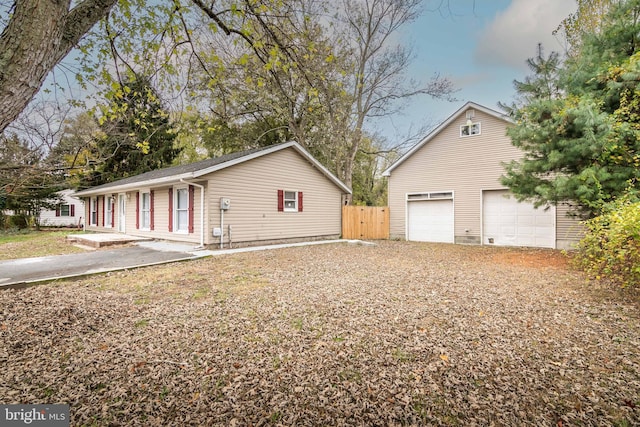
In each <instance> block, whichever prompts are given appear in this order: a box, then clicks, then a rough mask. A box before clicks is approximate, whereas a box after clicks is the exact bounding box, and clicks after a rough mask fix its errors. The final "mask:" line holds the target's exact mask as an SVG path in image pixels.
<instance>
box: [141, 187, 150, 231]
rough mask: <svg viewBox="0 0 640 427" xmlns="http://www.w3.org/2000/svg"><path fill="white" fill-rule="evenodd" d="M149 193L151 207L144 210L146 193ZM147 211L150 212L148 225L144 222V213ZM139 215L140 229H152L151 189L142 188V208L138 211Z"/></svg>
mask: <svg viewBox="0 0 640 427" xmlns="http://www.w3.org/2000/svg"><path fill="white" fill-rule="evenodd" d="M145 194H146V195H147V196H148V197H149V207H148V210H147V211H145V210H144V195H145ZM145 212H149V223H148V224H147V225H146V227H145V224H144V213H145ZM138 215H139V216H140V217H139V218H138V221H139V223H140V231H151V190H140V210H139V212H138Z"/></svg>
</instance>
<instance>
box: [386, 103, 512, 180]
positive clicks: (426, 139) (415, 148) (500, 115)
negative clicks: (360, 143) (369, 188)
mask: <svg viewBox="0 0 640 427" xmlns="http://www.w3.org/2000/svg"><path fill="white" fill-rule="evenodd" d="M469 108H473V109H474V110H479V111H482V112H483V113H485V114H488V115H490V116H493V117H495V118H497V119H500V120H505V121H507V122H510V123H513V121H512V120H511V119H510V118H509V116H507V115H506V114H503V113H500V112H498V111H495V110H492V109H490V108H487V107H485V106H482V105H480V104H476V103H475V102H472V101H468V102H467V103H466V104H464V105H463V106H462V107H460V108H458V109H457V110H456V111H455V112H454V113H453V114H452V115H450V116H449V117H448V118H447V119H446V120H445V121H444V122H442V123H440V124H439V125H438V126H437V127H436V128H435V129H433V130H432V131H431V132H429V134H427V136H425V137H424V138H423V139H421V140H420V142H418V143H417V144H416V145H414V146H413V147H412V148H411V149H410V150H409V151H407V152H406V153H405V154H404V155H403V156H402V157H400V158H399V159H398V160H396V161H395V163H393V164H392V165H391V166H389V167H388V168H387V169H386V170H385V171H384V172H382V176H391V171H393V170H394V169H395V168H396V167H398V166H400V165H401V164H402V163H403V162H404V161H405V160H407V159H408V158H409V157H411V156H412V155H413V153H415V152H416V151H418V150H419V149H420V148H422V147H423V146H424V145H425V144H427V143H428V142H429V141H431V140H432V139H433V138H435V137H436V136H437V135H438V134H439V133H440V132H442V130H444V129H445V128H446V127H448V126H449V125H450V124H451V123H452V122H453V121H455V120H457V119H458V117H459V116H461V115H462V113H464V112H466V111H467V110H468V109H469Z"/></svg>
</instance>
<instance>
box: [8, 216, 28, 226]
mask: <svg viewBox="0 0 640 427" xmlns="http://www.w3.org/2000/svg"><path fill="white" fill-rule="evenodd" d="M5 228H6V229H9V230H11V229H13V230H24V229H25V228H29V219H28V218H27V216H26V215H7V216H6V218H5Z"/></svg>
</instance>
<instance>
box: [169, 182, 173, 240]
mask: <svg viewBox="0 0 640 427" xmlns="http://www.w3.org/2000/svg"><path fill="white" fill-rule="evenodd" d="M169 231H170V232H172V231H173V188H170V189H169Z"/></svg>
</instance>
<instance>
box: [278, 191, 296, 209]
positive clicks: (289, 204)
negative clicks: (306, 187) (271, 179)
mask: <svg viewBox="0 0 640 427" xmlns="http://www.w3.org/2000/svg"><path fill="white" fill-rule="evenodd" d="M278 212H302V191H289V190H287V191H285V190H278Z"/></svg>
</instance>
